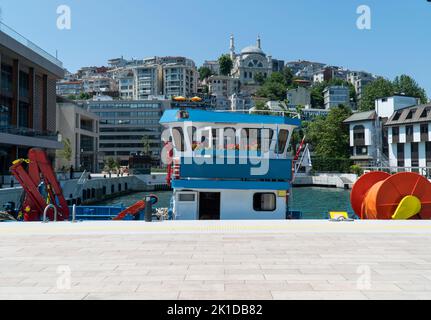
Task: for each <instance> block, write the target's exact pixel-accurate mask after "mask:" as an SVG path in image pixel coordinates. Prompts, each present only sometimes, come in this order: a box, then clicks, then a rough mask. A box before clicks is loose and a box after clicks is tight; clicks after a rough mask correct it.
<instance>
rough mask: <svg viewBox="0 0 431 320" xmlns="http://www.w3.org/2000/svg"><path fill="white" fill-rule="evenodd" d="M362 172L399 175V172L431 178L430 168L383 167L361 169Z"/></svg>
mask: <svg viewBox="0 0 431 320" xmlns="http://www.w3.org/2000/svg"><path fill="white" fill-rule="evenodd" d="M361 168H362V169H363V170H364V171H384V172H387V173H391V174H394V173H399V172H416V173H419V174H420V175H422V176H424V177H427V178H428V179H430V178H431V167H390V166H389V167H385V166H376V167H361Z"/></svg>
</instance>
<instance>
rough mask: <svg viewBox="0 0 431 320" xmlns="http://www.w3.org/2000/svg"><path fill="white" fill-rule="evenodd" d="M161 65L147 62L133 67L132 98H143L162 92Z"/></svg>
mask: <svg viewBox="0 0 431 320" xmlns="http://www.w3.org/2000/svg"><path fill="white" fill-rule="evenodd" d="M162 77H163V75H162V67H161V66H160V65H159V64H153V63H151V64H147V65H142V66H138V67H135V68H133V79H134V83H133V99H134V100H143V99H148V97H149V96H155V95H160V94H163V82H162Z"/></svg>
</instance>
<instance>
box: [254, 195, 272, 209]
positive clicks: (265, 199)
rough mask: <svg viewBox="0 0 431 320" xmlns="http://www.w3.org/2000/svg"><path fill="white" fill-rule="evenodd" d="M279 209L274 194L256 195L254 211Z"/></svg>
mask: <svg viewBox="0 0 431 320" xmlns="http://www.w3.org/2000/svg"><path fill="white" fill-rule="evenodd" d="M276 208H277V202H276V197H275V194H274V193H255V194H254V196H253V209H254V211H275V209H276Z"/></svg>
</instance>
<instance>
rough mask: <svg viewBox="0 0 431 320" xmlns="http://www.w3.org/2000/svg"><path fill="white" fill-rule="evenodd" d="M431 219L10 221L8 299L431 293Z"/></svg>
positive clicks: (0, 243)
mask: <svg viewBox="0 0 431 320" xmlns="http://www.w3.org/2000/svg"><path fill="white" fill-rule="evenodd" d="M430 243H431V222H428V221H406V222H395V221H388V222H386V221H355V222H329V221H217V222H216V221H191V222H179V221H178V222H163V223H152V224H145V223H144V222H85V223H75V224H72V223H55V224H54V223H50V224H42V223H27V224H24V223H2V224H0V299H73V300H75V299H127V300H129V299H151V300H152V299H193V300H194V299H220V300H230V299H283V300H284V299H431V246H430Z"/></svg>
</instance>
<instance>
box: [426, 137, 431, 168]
mask: <svg viewBox="0 0 431 320" xmlns="http://www.w3.org/2000/svg"><path fill="white" fill-rule="evenodd" d="M425 157H426V166H427V167H431V142H429V141H427V142H425Z"/></svg>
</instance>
